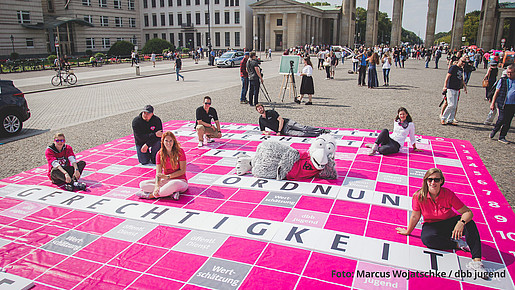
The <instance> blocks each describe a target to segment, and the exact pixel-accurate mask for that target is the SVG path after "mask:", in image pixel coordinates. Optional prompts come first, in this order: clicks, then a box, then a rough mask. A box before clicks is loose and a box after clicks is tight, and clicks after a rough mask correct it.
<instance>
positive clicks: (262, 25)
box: [259, 14, 265, 51]
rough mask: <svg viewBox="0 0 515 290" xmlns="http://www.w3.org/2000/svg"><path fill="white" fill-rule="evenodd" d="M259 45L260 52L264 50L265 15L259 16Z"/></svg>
mask: <svg viewBox="0 0 515 290" xmlns="http://www.w3.org/2000/svg"><path fill="white" fill-rule="evenodd" d="M259 43H260V44H259V45H260V50H261V51H264V50H265V15H264V14H261V15H259Z"/></svg>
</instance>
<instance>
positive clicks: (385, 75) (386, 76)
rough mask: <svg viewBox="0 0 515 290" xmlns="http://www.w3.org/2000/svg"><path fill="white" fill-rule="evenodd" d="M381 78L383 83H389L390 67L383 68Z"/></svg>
mask: <svg viewBox="0 0 515 290" xmlns="http://www.w3.org/2000/svg"><path fill="white" fill-rule="evenodd" d="M383 79H384V83H385V85H387V84H389V83H390V69H389V68H384V69H383Z"/></svg>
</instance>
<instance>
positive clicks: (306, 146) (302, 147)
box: [290, 143, 311, 152]
mask: <svg viewBox="0 0 515 290" xmlns="http://www.w3.org/2000/svg"><path fill="white" fill-rule="evenodd" d="M290 146H291V147H292V148H295V149H297V150H299V151H301V152H302V151H308V149H309V146H311V144H303V143H293V144H291V145H290Z"/></svg>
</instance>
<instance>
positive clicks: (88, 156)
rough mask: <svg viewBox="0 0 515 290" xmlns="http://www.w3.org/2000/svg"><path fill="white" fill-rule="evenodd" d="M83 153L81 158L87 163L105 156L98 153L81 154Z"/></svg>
mask: <svg viewBox="0 0 515 290" xmlns="http://www.w3.org/2000/svg"><path fill="white" fill-rule="evenodd" d="M83 155H84V157H83V158H82V160H84V161H86V163H87V164H89V163H92V162H98V161H99V160H101V159H104V158H106V156H105V155H99V154H83Z"/></svg>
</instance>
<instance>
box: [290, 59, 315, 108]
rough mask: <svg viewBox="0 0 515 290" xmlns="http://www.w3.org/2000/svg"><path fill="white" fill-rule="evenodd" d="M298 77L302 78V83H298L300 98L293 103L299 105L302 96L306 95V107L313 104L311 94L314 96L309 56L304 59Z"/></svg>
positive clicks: (311, 66)
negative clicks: (307, 99)
mask: <svg viewBox="0 0 515 290" xmlns="http://www.w3.org/2000/svg"><path fill="white" fill-rule="evenodd" d="M300 75H301V76H302V81H301V83H300V97H299V98H296V99H295V102H296V103H297V104H300V103H301V102H302V98H304V95H305V94H307V95H308V98H309V101H308V102H307V103H306V105H312V104H313V103H312V102H311V101H312V97H313V94H315V85H314V84H313V64H312V63H311V60H310V59H309V56H308V57H305V58H304V68H303V69H302V73H301V74H300Z"/></svg>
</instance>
